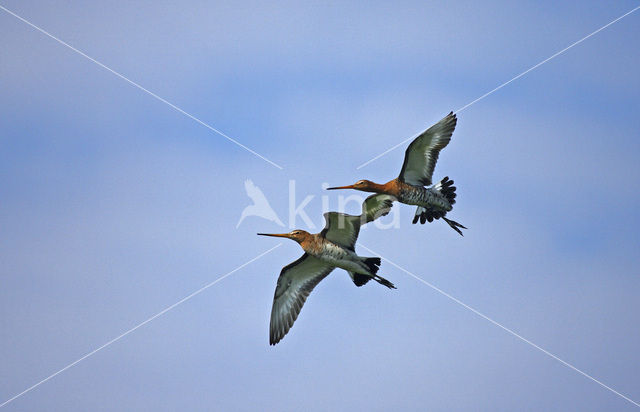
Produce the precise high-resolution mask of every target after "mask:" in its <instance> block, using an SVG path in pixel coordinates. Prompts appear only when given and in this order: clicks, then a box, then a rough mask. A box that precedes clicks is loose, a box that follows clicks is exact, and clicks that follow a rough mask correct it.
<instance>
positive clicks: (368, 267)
mask: <svg viewBox="0 0 640 412" xmlns="http://www.w3.org/2000/svg"><path fill="white" fill-rule="evenodd" d="M392 203H393V199H392V198H391V196H388V195H371V196H369V197H368V198H367V199H366V200H365V201H364V202H363V203H362V214H361V215H359V216H354V215H347V214H344V213H338V212H328V213H325V214H324V219H325V221H326V225H325V227H324V229H323V230H322V232H320V233H316V234H311V233H308V232H306V231H304V230H294V231H292V232H289V233H282V234H267V233H258V235H262V236H276V237H286V238H289V239H292V240H295V241H296V242H298V243H299V244H300V246H302V249H303V250H304V252H305V253H304V255H302V256H301V257H300V258H299V259H298V260H296V261H295V262H293V263H290V264H288V265H287V266H285V267H284V268H283V269H282V271H281V272H280V277H278V284H277V286H276V291H275V294H274V297H273V307H272V308H271V325H270V328H269V329H270V332H269V343H270V344H271V345H275V344H276V343H278V342H280V340H281V339H282V338H283V337H284V336H285V335H286V334H287V332H289V329H291V326H293V322H295V320H296V318H297V317H298V314H299V313H300V310H301V309H302V305H304V302H305V301H306V300H307V296H309V294H310V293H311V291H312V290H313V288H314V287H315V286H316V285H317V284H318V283H320V281H321V280H322V279H324V278H325V277H326V276H327V275H328V274H329V273H331V271H332V270H333V269H335V268H337V267H338V268H341V269H344V270H346V271H347V272H348V273H349V276H351V279H352V280H353V283H355V284H356V286H362V285H364V284H365V283H367V282H368V281H369V280H371V279H374V280H375V281H377V282H378V283H380V284H382V285H384V286H386V287H388V288H393V289H395V286H394V285H393V283H391V282H389V281H388V280H387V279H385V278H383V277H381V276H378V275H377V272H378V269H379V267H380V258H379V257H362V256H358V255H356V253H355V244H356V240H357V239H358V234H359V233H360V226H361V225H362V224H364V223H367V222H371V221H373V220H374V219H376V218H378V217H379V216H384V215H386V214H388V213H389V209H391V205H392Z"/></svg>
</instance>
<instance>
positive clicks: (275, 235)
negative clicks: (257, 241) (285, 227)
mask: <svg viewBox="0 0 640 412" xmlns="http://www.w3.org/2000/svg"><path fill="white" fill-rule="evenodd" d="M258 235H260V236H273V237H289V234H288V233H258Z"/></svg>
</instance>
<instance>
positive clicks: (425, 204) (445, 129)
mask: <svg viewBox="0 0 640 412" xmlns="http://www.w3.org/2000/svg"><path fill="white" fill-rule="evenodd" d="M456 122H457V119H456V115H455V114H453V112H451V113H449V114H448V115H447V116H445V117H444V118H443V119H442V120H440V121H439V122H438V123H436V124H434V125H433V126H431V127H430V128H428V129H427V130H426V131H424V132H423V133H422V134H420V135H419V136H418V137H416V138H415V139H414V140H413V142H411V144H410V145H409V147H408V148H407V150H406V152H405V155H404V163H403V164H402V170H401V171H400V175H399V176H398V177H397V178H395V179H393V180H390V181H388V182H387V183H384V184H378V183H374V182H372V181H370V180H359V181H357V182H356V183H354V184H352V185H349V186H339V187H330V188H328V189H327V190H335V189H355V190H361V191H363V192H374V193H383V194H387V195H392V196H394V197H395V198H396V199H397V200H398V202H400V203H405V204H408V205H414V206H418V208H417V210H416V214H415V216H414V218H413V223H416V222H418V220H420V223H425V222H426V221H429V222H432V221H433V220H434V219H440V218H442V220H444V221H445V222H447V224H448V225H449V226H451V228H452V229H453V230H455V231H456V232H458V233H459V234H460V235H462V231H461V230H460V229H466V227H464V226H462V225H461V224H460V223H458V222H456V221H453V220H450V219H447V218H446V217H445V216H446V214H447V212H450V211H451V210H452V209H453V204H454V203H455V202H456V200H455V199H456V187H455V186H453V180H450V179H449V178H448V177H445V178H444V179H442V180H441V181H440V182H438V183H436V184H435V185H433V186H430V187H425V186H429V185H431V179H432V177H433V170H434V169H435V167H436V161H437V160H438V155H439V154H440V150H442V149H444V148H445V147H446V146H447V144H449V141H450V140H451V135H452V134H453V130H454V129H455V128H456Z"/></svg>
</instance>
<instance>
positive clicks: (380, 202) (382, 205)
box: [362, 194, 396, 223]
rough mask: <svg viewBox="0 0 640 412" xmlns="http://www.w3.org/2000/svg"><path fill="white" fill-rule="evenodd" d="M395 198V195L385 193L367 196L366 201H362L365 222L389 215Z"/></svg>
mask: <svg viewBox="0 0 640 412" xmlns="http://www.w3.org/2000/svg"><path fill="white" fill-rule="evenodd" d="M395 200H396V197H395V196H391V195H385V194H374V195H371V196H369V197H367V198H366V199H365V200H364V202H362V216H364V222H365V223H369V222H373V221H374V220H376V219H377V218H379V217H382V216H386V215H388V214H389V211H390V210H391V207H392V206H393V202H394V201H395Z"/></svg>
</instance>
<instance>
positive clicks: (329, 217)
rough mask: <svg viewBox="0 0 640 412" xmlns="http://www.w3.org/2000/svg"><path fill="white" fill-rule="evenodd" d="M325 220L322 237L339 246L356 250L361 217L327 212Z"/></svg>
mask: <svg viewBox="0 0 640 412" xmlns="http://www.w3.org/2000/svg"><path fill="white" fill-rule="evenodd" d="M324 220H325V222H326V225H325V227H324V229H323V230H322V232H321V234H322V236H324V237H325V238H326V239H327V240H329V241H331V242H333V243H335V244H337V245H340V246H343V247H345V248H347V249H349V250H354V247H355V245H356V240H358V234H359V233H360V225H361V223H362V222H361V218H360V216H354V215H348V214H346V213H339V212H327V213H325V214H324Z"/></svg>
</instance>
